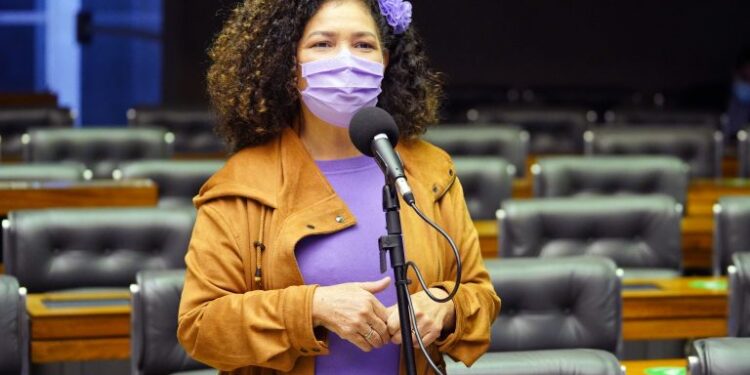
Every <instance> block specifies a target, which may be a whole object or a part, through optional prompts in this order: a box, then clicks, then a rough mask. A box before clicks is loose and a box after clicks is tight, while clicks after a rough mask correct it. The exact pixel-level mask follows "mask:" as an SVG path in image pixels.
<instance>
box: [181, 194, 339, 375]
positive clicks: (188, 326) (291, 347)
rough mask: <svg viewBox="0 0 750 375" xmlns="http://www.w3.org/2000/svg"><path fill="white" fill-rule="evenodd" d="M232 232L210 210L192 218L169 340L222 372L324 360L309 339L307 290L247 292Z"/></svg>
mask: <svg viewBox="0 0 750 375" xmlns="http://www.w3.org/2000/svg"><path fill="white" fill-rule="evenodd" d="M231 228H232V226H231V225H230V223H229V222H228V221H227V220H226V219H225V218H224V217H223V216H222V215H221V214H220V212H219V210H217V209H216V208H214V207H211V205H210V204H207V205H204V206H201V208H200V209H199V210H198V215H197V218H196V222H195V226H194V229H193V234H192V238H191V240H190V247H189V249H188V253H187V255H186V257H185V262H186V265H187V270H186V273H185V286H184V289H183V292H182V299H181V301H180V311H179V319H178V321H179V323H178V330H177V335H178V339H179V341H180V343H181V344H182V346H183V347H184V348H185V350H186V351H187V352H188V354H190V356H191V357H193V358H194V359H196V360H198V361H200V362H203V363H205V364H208V365H210V366H212V367H214V368H217V369H219V370H223V371H231V370H234V369H237V368H240V367H247V366H260V367H268V368H272V369H276V370H281V371H289V370H291V369H292V368H293V367H294V365H295V363H296V361H297V359H298V358H299V357H300V356H313V355H322V354H327V351H328V349H327V346H326V344H325V343H324V342H322V341H320V340H318V339H317V338H316V336H315V334H314V332H313V323H312V312H311V310H312V298H313V293H314V292H315V288H316V286H315V285H303V286H290V287H288V288H285V289H279V290H268V291H264V290H253V291H249V290H250V287H249V286H248V285H247V282H246V281H245V280H246V279H245V269H244V263H245V262H243V256H242V254H243V252H244V254H248V255H246V256H250V255H249V254H250V253H251V252H250V249H241V248H240V246H239V245H238V243H239V241H238V240H237V238H238V237H237V236H236V235H235V234H234V233H232V232H233V231H232V229H231Z"/></svg>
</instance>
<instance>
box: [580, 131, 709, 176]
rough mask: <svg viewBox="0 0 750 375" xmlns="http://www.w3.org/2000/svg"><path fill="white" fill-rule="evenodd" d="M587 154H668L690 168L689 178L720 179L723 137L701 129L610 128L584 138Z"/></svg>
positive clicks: (591, 132) (589, 133)
mask: <svg viewBox="0 0 750 375" xmlns="http://www.w3.org/2000/svg"><path fill="white" fill-rule="evenodd" d="M584 139H585V142H586V154H588V155H670V156H675V157H677V158H679V159H680V160H682V161H684V162H685V163H687V164H688V165H689V166H690V177H691V178H696V177H697V178H709V177H710V178H713V177H721V162H722V157H723V152H724V151H723V136H722V134H721V132H719V131H716V130H714V129H713V128H712V127H705V126H693V127H685V126H672V127H667V126H639V127H632V126H612V127H602V128H598V129H595V130H589V131H587V132H586V134H585V136H584Z"/></svg>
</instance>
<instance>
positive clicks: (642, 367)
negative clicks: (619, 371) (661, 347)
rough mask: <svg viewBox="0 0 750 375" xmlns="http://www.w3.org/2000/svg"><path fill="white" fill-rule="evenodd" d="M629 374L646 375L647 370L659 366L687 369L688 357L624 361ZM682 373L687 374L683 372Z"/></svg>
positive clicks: (623, 363)
mask: <svg viewBox="0 0 750 375" xmlns="http://www.w3.org/2000/svg"><path fill="white" fill-rule="evenodd" d="M621 364H622V365H623V366H625V371H626V372H625V373H626V374H627V375H645V374H646V370H648V369H654V368H659V367H674V368H681V369H687V360H686V359H652V360H645V361H622V362H621ZM682 374H685V372H683V373H682Z"/></svg>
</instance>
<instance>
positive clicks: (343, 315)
mask: <svg viewBox="0 0 750 375" xmlns="http://www.w3.org/2000/svg"><path fill="white" fill-rule="evenodd" d="M390 282H391V278H390V277H384V278H382V279H380V280H378V281H370V282H364V283H346V284H339V285H332V286H321V287H318V288H317V289H315V294H314V296H313V305H312V317H313V324H314V325H315V326H316V327H318V326H323V327H325V328H326V329H328V330H329V331H332V332H334V333H336V334H337V335H338V336H339V337H341V338H342V339H344V340H347V341H349V342H351V343H352V344H354V345H357V347H359V348H360V349H362V351H365V352H369V351H370V350H372V349H373V348H380V347H382V346H383V345H385V344H387V343H389V342H390V340H391V336H390V334H389V333H388V325H387V322H388V311H387V310H386V308H385V306H383V304H382V303H380V301H378V299H377V298H375V295H374V294H375V293H378V292H381V291H383V290H384V289H385V288H387V287H388V284H390Z"/></svg>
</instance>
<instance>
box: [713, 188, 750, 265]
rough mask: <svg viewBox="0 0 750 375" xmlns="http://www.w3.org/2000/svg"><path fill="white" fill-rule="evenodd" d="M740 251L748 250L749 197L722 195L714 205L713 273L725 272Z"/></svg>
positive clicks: (749, 245)
mask: <svg viewBox="0 0 750 375" xmlns="http://www.w3.org/2000/svg"><path fill="white" fill-rule="evenodd" d="M740 252H750V197H741V196H737V197H723V198H721V199H719V203H717V204H716V205H714V246H713V273H714V275H716V276H720V275H722V274H725V273H726V271H727V267H728V266H729V265H731V264H732V255H734V254H735V253H740Z"/></svg>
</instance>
